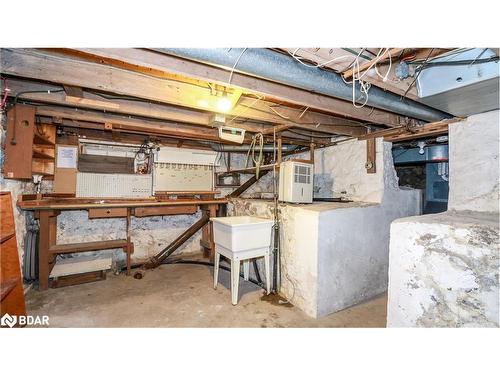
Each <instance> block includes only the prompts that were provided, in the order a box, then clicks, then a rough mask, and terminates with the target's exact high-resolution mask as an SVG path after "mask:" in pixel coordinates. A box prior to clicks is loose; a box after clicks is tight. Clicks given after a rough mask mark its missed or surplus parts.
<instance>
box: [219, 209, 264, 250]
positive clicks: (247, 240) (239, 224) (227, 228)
mask: <svg viewBox="0 0 500 375" xmlns="http://www.w3.org/2000/svg"><path fill="white" fill-rule="evenodd" d="M210 220H212V222H213V232H214V242H215V244H216V245H219V246H221V247H223V248H225V249H229V250H231V251H243V250H250V249H256V248H262V247H269V246H270V245H271V231H272V227H273V224H274V221H273V220H270V219H263V218H260V217H254V216H228V217H214V218H211V219H210Z"/></svg>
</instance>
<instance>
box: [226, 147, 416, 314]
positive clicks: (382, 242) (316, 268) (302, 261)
mask: <svg viewBox="0 0 500 375" xmlns="http://www.w3.org/2000/svg"><path fill="white" fill-rule="evenodd" d="M365 147H366V142H364V141H363V142H359V141H349V142H346V143H344V144H342V145H341V146H340V145H339V146H334V147H328V148H325V149H320V150H316V152H315V162H316V164H315V178H316V175H318V174H319V175H321V176H330V177H331V180H332V181H333V184H332V185H331V186H329V187H328V178H323V179H322V180H321V181H320V182H321V183H325V184H324V185H323V186H321V189H322V190H323V193H326V189H327V187H328V188H329V189H330V193H329V196H332V195H333V196H339V195H340V194H341V195H342V196H347V197H349V198H351V199H352V200H354V201H355V202H352V203H314V204H311V205H295V204H280V205H279V213H280V218H281V262H282V276H281V283H282V284H281V293H282V294H283V295H284V296H285V297H286V298H287V299H289V300H290V301H291V302H292V303H293V304H294V305H295V306H297V307H299V308H300V309H301V310H303V311H304V312H305V313H306V314H308V315H310V316H312V317H320V316H323V315H326V314H330V313H332V312H335V311H338V310H341V309H344V308H347V307H349V306H351V305H353V304H355V303H359V302H362V301H364V300H366V299H369V298H371V297H373V296H375V295H377V294H380V293H382V292H384V291H385V290H386V289H387V269H388V262H389V226H390V223H391V221H392V220H394V219H395V218H399V217H403V216H409V215H416V214H419V213H420V207H421V200H420V196H421V193H420V191H418V190H401V189H399V187H398V184H397V177H396V173H395V170H394V167H393V164H392V154H391V145H390V144H388V143H383V142H382V141H381V140H379V141H378V142H377V148H378V150H377V173H375V174H367V173H366V169H365V168H364V164H365V159H366V148H365ZM299 157H300V155H299ZM335 161H336V162H337V163H338V164H336V163H335ZM339 164H340V165H339ZM350 171H352V173H350ZM364 185H368V186H364ZM342 191H346V193H345V194H342V193H341V192H342ZM361 199H365V201H362V200H361ZM230 212H231V213H232V214H235V215H254V216H262V217H272V212H273V204H272V202H269V201H262V200H248V199H237V200H234V201H233V203H232V210H230Z"/></svg>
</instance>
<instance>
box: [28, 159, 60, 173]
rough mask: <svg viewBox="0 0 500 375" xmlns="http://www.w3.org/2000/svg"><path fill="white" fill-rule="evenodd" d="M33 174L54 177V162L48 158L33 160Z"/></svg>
mask: <svg viewBox="0 0 500 375" xmlns="http://www.w3.org/2000/svg"><path fill="white" fill-rule="evenodd" d="M31 174H39V175H42V176H53V175H54V160H48V159H47V158H32V162H31Z"/></svg>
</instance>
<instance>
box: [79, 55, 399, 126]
mask: <svg viewBox="0 0 500 375" xmlns="http://www.w3.org/2000/svg"><path fill="white" fill-rule="evenodd" d="M77 51H80V52H84V53H86V54H88V55H93V56H99V57H100V58H109V59H115V60H118V61H122V62H127V63H129V64H135V65H137V66H141V67H147V68H151V69H157V70H160V71H166V72H170V73H173V74H177V75H179V76H181V77H189V78H194V79H198V80H203V81H209V82H213V83H216V84H219V85H223V86H228V80H229V72H228V71H227V70H225V69H223V68H218V67H214V66H210V65H206V64H202V63H198V62H195V61H189V60H185V59H181V58H178V57H175V56H170V55H166V54H163V53H158V52H155V51H153V50H145V49H136V48H105V49H102V48H101V49H98V48H94V49H92V48H83V49H78V50H77ZM231 87H237V88H239V89H242V90H246V91H249V92H252V93H254V94H257V95H260V96H265V97H269V98H273V99H276V100H278V101H283V102H286V103H291V104H294V105H298V106H306V107H310V108H311V109H317V110H321V111H324V112H327V113H330V114H333V115H335V116H338V117H343V118H350V119H358V120H362V121H367V122H371V123H375V124H384V125H387V126H389V127H394V126H399V125H401V124H402V123H403V121H404V119H403V118H401V117H400V116H399V115H397V114H393V113H390V112H386V111H383V110H379V109H376V108H370V107H363V108H355V107H354V106H353V105H352V103H350V102H348V101H345V100H341V99H337V98H333V97H330V96H326V95H321V94H316V93H313V92H309V91H305V90H301V89H298V88H294V87H290V86H286V85H282V84H279V83H275V82H271V81H266V80H263V79H259V78H256V77H251V76H247V75H244V74H240V73H238V72H234V73H233V76H232V80H231Z"/></svg>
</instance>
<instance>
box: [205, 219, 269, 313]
mask: <svg viewBox="0 0 500 375" xmlns="http://www.w3.org/2000/svg"><path fill="white" fill-rule="evenodd" d="M210 220H212V223H213V234H214V242H215V254H214V258H215V259H214V289H217V284H218V280H219V262H220V256H221V255H222V256H224V257H226V258H227V259H228V260H229V261H230V263H231V302H232V304H233V305H236V304H237V303H238V286H239V278H240V264H241V263H243V278H244V279H245V280H249V272H250V260H251V259H255V258H260V257H263V258H264V268H265V279H266V291H267V294H269V293H270V292H271V281H270V279H271V274H270V271H271V270H270V247H271V231H272V228H273V224H274V221H273V220H269V219H262V218H260V217H253V216H229V217H214V218H211V219H210Z"/></svg>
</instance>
